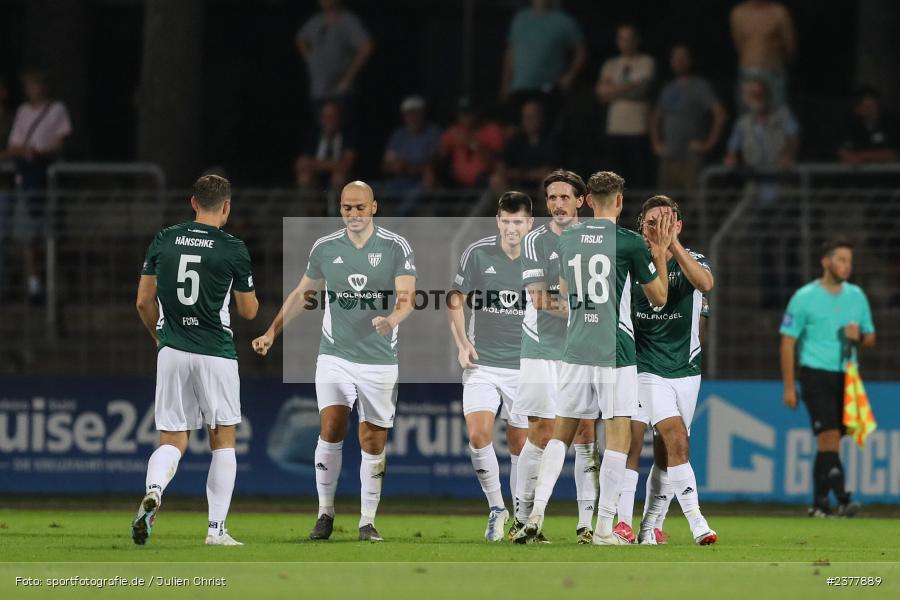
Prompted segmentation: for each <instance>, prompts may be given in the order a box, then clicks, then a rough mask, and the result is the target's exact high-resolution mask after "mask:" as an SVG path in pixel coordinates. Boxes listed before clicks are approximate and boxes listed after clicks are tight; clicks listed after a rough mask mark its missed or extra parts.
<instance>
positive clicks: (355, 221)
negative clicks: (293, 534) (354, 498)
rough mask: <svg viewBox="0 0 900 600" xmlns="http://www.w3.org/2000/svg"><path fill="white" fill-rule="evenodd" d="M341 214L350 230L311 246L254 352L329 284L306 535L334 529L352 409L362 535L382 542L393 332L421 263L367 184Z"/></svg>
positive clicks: (349, 196) (409, 306) (345, 196)
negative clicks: (311, 513)
mask: <svg viewBox="0 0 900 600" xmlns="http://www.w3.org/2000/svg"><path fill="white" fill-rule="evenodd" d="M340 210H341V218H342V219H343V221H344V224H345V225H346V227H344V228H343V229H340V230H338V231H335V232H334V233H332V234H330V235H326V236H324V237H321V238H319V239H318V240H317V241H316V242H315V243H314V244H313V246H312V250H311V251H310V253H309V263H308V265H307V267H306V273H305V274H304V275H303V277H302V278H301V279H300V283H299V284H298V285H297V287H296V288H294V290H293V291H292V292H291V293H290V294H289V295H288V297H287V298H286V299H285V301H284V305H283V306H282V307H281V310H280V311H279V312H278V315H276V317H275V319H274V320H273V321H272V324H271V325H270V326H269V329H268V330H267V331H266V332H265V333H264V334H263V335H261V336H260V337H258V338H256V339H255V340H253V348H254V350H256V352H257V353H259V354H261V355H265V354H266V353H267V352H268V350H269V348H270V347H271V346H272V343H273V342H274V341H275V338H277V337H278V335H279V334H280V333H281V332H282V330H283V329H284V327H285V325H286V324H287V323H289V322H290V321H291V320H292V319H294V318H295V317H296V316H297V315H299V314H300V313H302V312H303V311H304V310H307V301H308V300H309V298H310V297H314V296H315V294H316V292H317V291H319V290H320V289H321V288H322V286H324V287H325V288H326V305H325V314H324V315H323V318H322V337H321V341H320V343H319V357H318V359H317V361H316V398H317V400H318V404H319V418H320V432H319V441H318V444H317V445H316V453H315V469H316V490H317V492H318V494H319V514H318V519H317V520H316V524H315V526H314V527H313V530H312V532H311V533H310V534H309V537H310V538H311V539H314V540H327V539H328V538H329V537H331V533H332V531H333V529H334V495H335V491H336V489H337V483H338V476H339V475H340V472H341V460H342V456H343V444H344V436H345V435H346V433H347V422H348V419H349V416H350V411H351V410H352V408H353V406H354V405H356V407H357V411H358V412H359V445H360V448H361V453H362V462H361V464H360V470H359V479H360V485H361V491H360V493H361V500H360V519H359V539H361V540H368V541H382V539H383V538H382V537H381V535H380V534H379V533H378V530H377V529H375V513H376V511H377V510H378V503H379V501H380V500H381V487H382V482H383V481H384V472H385V452H384V448H385V444H386V443H387V434H388V429H390V428H391V427H393V425H394V413H395V411H396V408H397V385H398V377H399V375H398V368H397V331H398V327H399V325H400V323H401V322H403V321H404V320H405V319H406V318H407V317H408V316H409V315H410V313H412V310H413V298H414V295H415V288H416V266H415V261H414V259H413V251H412V247H411V246H410V245H409V242H407V241H406V239H405V238H403V237H401V236H399V235H397V234H396V233H392V232H391V231H388V230H387V229H384V228H383V227H378V226H376V225H375V222H374V216H375V213H376V212H377V211H378V203H377V202H376V201H375V197H374V195H373V193H372V188H371V187H369V186H368V185H367V184H366V183H363V182H362V181H353V182H351V183H348V184H347V185H346V186H344V189H343V190H342V191H341V204H340ZM391 299H393V301H392V302H391V301H389V300H391ZM335 300H337V301H335Z"/></svg>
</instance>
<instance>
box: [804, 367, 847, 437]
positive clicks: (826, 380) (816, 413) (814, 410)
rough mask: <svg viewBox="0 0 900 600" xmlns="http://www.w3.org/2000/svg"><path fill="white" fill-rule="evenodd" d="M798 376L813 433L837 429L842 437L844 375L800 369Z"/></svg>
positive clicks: (844, 431) (806, 368)
mask: <svg viewBox="0 0 900 600" xmlns="http://www.w3.org/2000/svg"><path fill="white" fill-rule="evenodd" d="M798 375H799V377H798V379H799V380H800V397H801V398H802V399H803V403H804V404H805V405H806V410H807V411H809V420H810V421H811V422H812V429H813V433H815V434H816V435H819V434H820V433H822V432H823V431H828V430H830V429H838V430H840V432H841V435H844V434H845V433H846V430H845V429H844V425H843V420H844V418H843V417H844V373H836V372H834V371H822V370H820V369H810V368H808V367H800V371H799V373H798Z"/></svg>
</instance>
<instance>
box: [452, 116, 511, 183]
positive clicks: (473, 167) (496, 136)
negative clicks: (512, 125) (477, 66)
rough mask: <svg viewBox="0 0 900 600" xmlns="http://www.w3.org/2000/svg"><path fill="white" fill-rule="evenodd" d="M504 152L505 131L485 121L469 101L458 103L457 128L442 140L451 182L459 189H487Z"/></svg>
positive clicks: (454, 126) (453, 127)
mask: <svg viewBox="0 0 900 600" xmlns="http://www.w3.org/2000/svg"><path fill="white" fill-rule="evenodd" d="M502 151H503V130H502V129H500V126H499V125H497V124H496V123H493V122H485V121H483V120H482V117H481V113H480V111H479V109H478V108H477V107H476V106H475V104H474V103H473V102H472V100H471V99H469V98H463V99H461V100H460V101H459V110H458V113H457V120H456V124H455V125H453V126H451V127H449V128H448V129H447V130H446V131H445V132H444V135H442V136H441V149H440V158H441V160H442V161H447V162H449V171H450V181H451V183H452V184H453V185H454V186H456V187H463V188H471V187H484V186H486V185H487V183H488V178H489V176H490V174H491V172H492V171H493V170H494V165H495V163H496V161H497V158H498V156H499V155H500V153H501V152H502Z"/></svg>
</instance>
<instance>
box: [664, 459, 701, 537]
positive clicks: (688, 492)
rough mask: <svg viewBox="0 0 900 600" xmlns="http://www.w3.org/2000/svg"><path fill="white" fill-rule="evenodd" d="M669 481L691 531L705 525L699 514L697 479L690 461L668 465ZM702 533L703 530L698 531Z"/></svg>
mask: <svg viewBox="0 0 900 600" xmlns="http://www.w3.org/2000/svg"><path fill="white" fill-rule="evenodd" d="M669 482H670V483H671V484H672V488H673V489H674V490H675V496H677V497H678V504H680V505H681V510H682V511H683V512H684V516H685V517H687V520H688V524H689V525H690V526H691V531H692V532H695V533H696V530H698V529H700V528H704V527H706V519H704V518H703V515H702V514H700V499H699V497H698V495H697V479H696V477H694V469H693V468H692V467H691V463H689V462H687V463H684V464H683V465H676V466H674V467H669ZM700 533H703V532H700Z"/></svg>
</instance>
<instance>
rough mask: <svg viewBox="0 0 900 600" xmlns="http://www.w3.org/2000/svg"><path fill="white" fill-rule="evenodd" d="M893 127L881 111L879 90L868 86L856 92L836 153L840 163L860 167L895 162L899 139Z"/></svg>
mask: <svg viewBox="0 0 900 600" xmlns="http://www.w3.org/2000/svg"><path fill="white" fill-rule="evenodd" d="M893 125H894V124H893V122H891V120H890V119H889V118H888V117H887V116H886V115H885V114H884V112H883V110H882V107H881V97H880V95H879V94H878V90H876V89H875V88H872V87H868V86H867V87H864V88H862V89H861V90H859V92H857V94H856V105H855V106H854V107H853V114H852V115H851V116H850V118H849V119H848V121H847V127H846V130H845V131H844V139H843V141H842V143H841V147H840V148H839V149H838V156H840V158H841V162H843V163H846V164H849V165H861V164H865V163H879V162H895V161H897V160H898V154H897V148H898V138H897V131H896V129H894V126H893Z"/></svg>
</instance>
